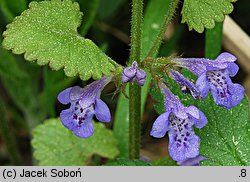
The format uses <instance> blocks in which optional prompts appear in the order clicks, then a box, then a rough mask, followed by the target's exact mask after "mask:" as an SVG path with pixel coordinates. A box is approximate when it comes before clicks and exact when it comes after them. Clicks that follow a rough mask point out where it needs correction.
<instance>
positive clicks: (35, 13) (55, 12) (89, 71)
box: [3, 0, 114, 80]
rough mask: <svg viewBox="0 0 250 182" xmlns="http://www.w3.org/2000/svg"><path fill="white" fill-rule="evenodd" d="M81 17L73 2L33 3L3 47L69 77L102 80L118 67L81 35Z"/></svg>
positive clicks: (10, 27) (8, 33)
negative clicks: (78, 28)
mask: <svg viewBox="0 0 250 182" xmlns="http://www.w3.org/2000/svg"><path fill="white" fill-rule="evenodd" d="M81 17H82V13H81V12H80V11H79V5H78V3H72V2H71V1H70V0H64V1H61V0H51V1H42V2H31V3H30V4H29V9H28V10H26V11H24V12H23V13H22V14H21V16H19V17H16V18H15V19H14V21H13V22H12V23H11V24H9V25H7V30H6V31H5V32H4V33H3V35H4V37H5V38H4V41H3V46H4V47H5V48H6V49H8V50H10V49H11V50H12V51H13V53H15V54H22V53H25V54H24V57H25V59H26V60H28V61H33V60H37V64H39V65H45V64H48V63H49V66H50V67H51V68H52V69H54V70H59V69H61V68H63V67H64V72H65V74H66V75H67V76H69V77H72V76H76V75H77V74H79V76H80V78H81V79H82V80H87V79H89V78H90V77H91V76H92V77H93V78H94V79H100V78H101V77H102V74H105V75H108V74H110V71H112V70H114V65H113V64H112V60H111V59H110V58H109V57H107V56H106V55H105V54H104V53H103V52H102V51H101V50H100V49H99V48H98V47H97V46H96V45H95V44H94V43H93V42H92V41H91V40H89V39H85V38H83V37H80V36H79V35H78V33H77V31H76V29H77V27H79V25H80V22H81Z"/></svg>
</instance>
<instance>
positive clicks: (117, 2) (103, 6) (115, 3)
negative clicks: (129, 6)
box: [97, 0, 127, 19]
mask: <svg viewBox="0 0 250 182" xmlns="http://www.w3.org/2000/svg"><path fill="white" fill-rule="evenodd" d="M126 1H127V0H101V2H100V5H99V9H98V12H97V16H98V17H99V18H100V19H107V18H108V17H110V16H111V15H112V14H113V13H114V12H115V11H117V9H118V8H119V7H120V6H121V5H122V4H124V3H125V2H126Z"/></svg>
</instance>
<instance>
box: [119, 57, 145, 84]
mask: <svg viewBox="0 0 250 182" xmlns="http://www.w3.org/2000/svg"><path fill="white" fill-rule="evenodd" d="M145 80H146V72H145V71H144V70H142V69H140V68H139V67H138V64H137V62H136V61H134V62H133V63H132V65H131V67H127V68H125V69H124V70H123V72H122V82H123V83H127V82H135V83H137V84H138V85H140V86H143V85H144V83H145Z"/></svg>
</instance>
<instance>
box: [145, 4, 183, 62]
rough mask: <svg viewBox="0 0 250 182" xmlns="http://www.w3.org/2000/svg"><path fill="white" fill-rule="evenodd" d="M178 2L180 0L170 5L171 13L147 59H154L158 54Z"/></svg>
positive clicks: (167, 16)
mask: <svg viewBox="0 0 250 182" xmlns="http://www.w3.org/2000/svg"><path fill="white" fill-rule="evenodd" d="M178 2H179V0H172V1H171V3H170V5H169V6H170V8H169V11H168V12H167V14H166V15H165V20H164V22H163V24H162V26H161V29H160V33H159V34H158V36H157V38H156V39H155V42H154V44H153V46H152V47H151V49H150V51H149V52H148V54H147V58H148V57H153V56H155V55H156V54H157V52H158V50H159V47H160V45H161V41H162V37H163V36H164V33H165V32H166V30H167V27H168V25H169V24H170V22H171V20H172V18H173V16H174V13H175V10H176V8H177V6H178Z"/></svg>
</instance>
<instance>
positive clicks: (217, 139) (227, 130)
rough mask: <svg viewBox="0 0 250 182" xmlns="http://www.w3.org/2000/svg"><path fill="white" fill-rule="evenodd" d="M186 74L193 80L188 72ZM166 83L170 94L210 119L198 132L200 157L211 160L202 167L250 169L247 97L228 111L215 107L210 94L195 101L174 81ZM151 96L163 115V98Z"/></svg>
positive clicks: (159, 95) (249, 125)
mask: <svg viewBox="0 0 250 182" xmlns="http://www.w3.org/2000/svg"><path fill="white" fill-rule="evenodd" d="M183 74H184V75H185V76H186V77H188V78H192V77H193V76H191V73H190V72H189V71H185V72H183ZM166 79H167V83H169V84H168V86H169V88H171V91H172V92H173V93H174V94H175V95H178V97H179V98H180V100H181V101H182V103H183V104H184V105H185V106H189V105H195V106H197V107H198V108H199V109H200V110H201V111H202V112H203V113H204V114H205V115H206V117H207V119H208V124H207V125H206V126H205V127H204V128H202V129H196V134H197V135H199V136H200V138H201V142H200V155H202V156H205V157H207V158H208V160H205V161H203V162H202V165H224V166H227V165H250V121H249V107H248V101H247V98H246V97H245V98H244V99H243V101H242V102H241V103H240V104H238V105H237V106H236V107H234V108H232V109H230V110H227V109H225V108H222V107H220V106H218V105H216V104H215V102H214V100H213V98H212V96H211V94H209V96H208V97H207V98H206V99H205V100H201V101H195V100H194V99H193V98H192V97H191V96H190V95H188V94H182V93H181V91H180V87H179V86H178V85H177V84H176V83H174V81H173V80H170V79H169V78H166ZM151 95H152V96H153V97H154V98H155V99H156V100H157V102H158V103H157V104H156V106H155V108H156V110H157V111H158V113H159V114H161V113H162V112H163V111H164V104H163V97H162V95H161V93H160V92H159V90H156V89H151Z"/></svg>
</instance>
